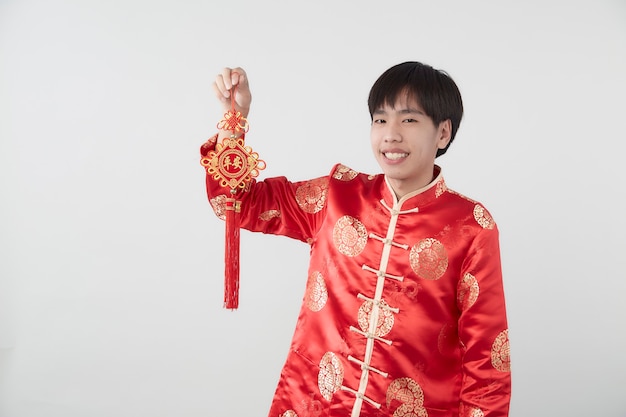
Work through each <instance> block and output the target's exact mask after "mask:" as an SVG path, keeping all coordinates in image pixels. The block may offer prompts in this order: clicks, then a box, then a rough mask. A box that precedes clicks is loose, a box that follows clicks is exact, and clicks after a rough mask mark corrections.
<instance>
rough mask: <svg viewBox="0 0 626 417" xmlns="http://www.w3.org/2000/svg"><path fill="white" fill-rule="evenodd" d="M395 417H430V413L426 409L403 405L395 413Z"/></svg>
mask: <svg viewBox="0 0 626 417" xmlns="http://www.w3.org/2000/svg"><path fill="white" fill-rule="evenodd" d="M393 417H428V411H426V409H425V408H424V407H416V406H412V405H408V404H402V405H401V406H400V407H398V408H397V409H396V411H394V412H393Z"/></svg>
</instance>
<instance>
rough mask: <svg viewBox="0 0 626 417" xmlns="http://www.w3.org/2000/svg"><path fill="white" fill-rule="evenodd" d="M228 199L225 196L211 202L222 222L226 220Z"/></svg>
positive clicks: (216, 197) (219, 196)
mask: <svg viewBox="0 0 626 417" xmlns="http://www.w3.org/2000/svg"><path fill="white" fill-rule="evenodd" d="M227 198H228V197H226V195H225V194H222V195H218V196H215V197H213V198H212V199H210V200H209V202H210V203H211V206H212V207H213V211H214V212H215V215H216V216H217V217H219V218H220V219H222V220H226V199H227Z"/></svg>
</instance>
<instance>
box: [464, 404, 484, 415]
mask: <svg viewBox="0 0 626 417" xmlns="http://www.w3.org/2000/svg"><path fill="white" fill-rule="evenodd" d="M459 417H485V413H483V410H481V409H480V408H478V407H474V406H472V405H466V404H465V403H461V405H460V406H459Z"/></svg>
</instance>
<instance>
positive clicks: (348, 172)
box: [333, 165, 359, 181]
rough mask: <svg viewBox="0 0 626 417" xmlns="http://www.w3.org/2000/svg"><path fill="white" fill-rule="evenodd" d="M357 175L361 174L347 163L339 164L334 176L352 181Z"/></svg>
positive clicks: (341, 179)
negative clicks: (346, 164)
mask: <svg viewBox="0 0 626 417" xmlns="http://www.w3.org/2000/svg"><path fill="white" fill-rule="evenodd" d="M357 175H359V174H358V172H356V171H355V170H353V169H352V168H348V167H347V166H345V165H339V166H337V169H336V170H335V172H333V178H334V179H336V180H339V181H350V180H353V179H354V178H356V176H357Z"/></svg>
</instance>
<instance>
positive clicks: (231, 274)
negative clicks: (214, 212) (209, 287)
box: [224, 198, 241, 310]
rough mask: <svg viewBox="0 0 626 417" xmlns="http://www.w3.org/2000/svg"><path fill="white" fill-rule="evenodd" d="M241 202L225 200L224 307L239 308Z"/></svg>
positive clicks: (230, 199)
mask: <svg viewBox="0 0 626 417" xmlns="http://www.w3.org/2000/svg"><path fill="white" fill-rule="evenodd" d="M240 206H241V202H240V201H237V200H235V199H234V198H229V199H227V200H226V245H225V248H226V253H225V258H224V261H225V268H226V269H225V271H224V307H226V308H229V309H231V310H234V309H236V308H237V307H239V211H240Z"/></svg>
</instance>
